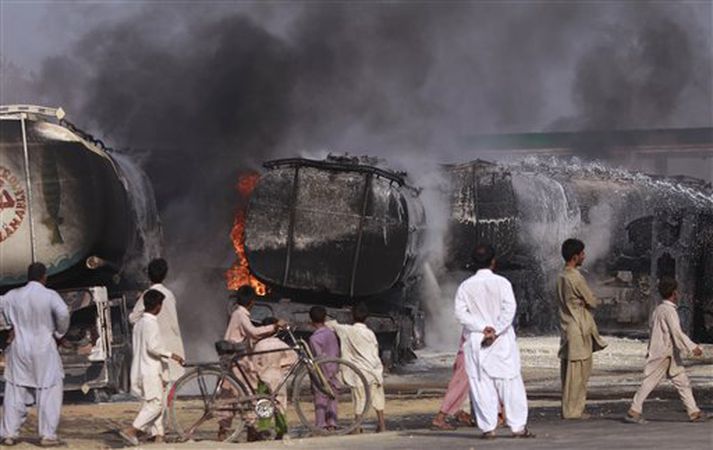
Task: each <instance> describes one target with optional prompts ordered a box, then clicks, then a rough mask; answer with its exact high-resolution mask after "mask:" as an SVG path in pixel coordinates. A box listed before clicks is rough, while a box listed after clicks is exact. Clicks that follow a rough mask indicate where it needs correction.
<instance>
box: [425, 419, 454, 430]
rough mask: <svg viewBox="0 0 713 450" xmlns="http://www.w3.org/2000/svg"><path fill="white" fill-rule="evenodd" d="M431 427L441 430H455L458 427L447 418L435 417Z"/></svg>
mask: <svg viewBox="0 0 713 450" xmlns="http://www.w3.org/2000/svg"><path fill="white" fill-rule="evenodd" d="M431 429H432V430H441V431H453V430H455V429H456V427H454V426H453V425H451V424H450V423H448V422H446V421H445V420H436V419H433V421H432V422H431Z"/></svg>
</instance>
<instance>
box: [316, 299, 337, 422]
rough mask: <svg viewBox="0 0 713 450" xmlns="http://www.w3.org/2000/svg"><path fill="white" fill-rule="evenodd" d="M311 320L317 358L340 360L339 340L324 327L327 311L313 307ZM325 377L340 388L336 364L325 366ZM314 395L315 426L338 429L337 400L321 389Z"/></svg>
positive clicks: (332, 332)
mask: <svg viewBox="0 0 713 450" xmlns="http://www.w3.org/2000/svg"><path fill="white" fill-rule="evenodd" d="M309 318H310V320H311V321H312V326H313V327H314V328H315V331H314V333H312V335H311V336H310V337H309V346H310V349H312V355H313V356H314V357H315V358H339V340H338V339H337V335H336V334H335V333H334V331H332V330H330V329H329V328H327V327H326V326H325V325H324V321H325V319H326V318H327V310H326V309H324V308H323V307H321V306H313V307H312V308H311V309H310V310H309ZM321 367H322V368H323V369H324V376H325V377H326V378H327V379H328V380H329V382H330V383H331V385H332V386H333V387H338V386H339V373H338V370H339V367H338V366H337V365H336V364H324V365H323V366H321ZM312 392H313V395H314V419H315V425H316V426H317V427H318V428H321V429H323V430H325V431H334V430H336V429H337V399H336V398H332V399H330V398H329V397H328V396H327V395H325V394H324V393H322V391H320V390H319V389H312Z"/></svg>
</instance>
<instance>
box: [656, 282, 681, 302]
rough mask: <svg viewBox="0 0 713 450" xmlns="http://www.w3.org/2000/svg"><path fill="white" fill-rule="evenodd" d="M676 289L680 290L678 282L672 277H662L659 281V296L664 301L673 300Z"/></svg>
mask: <svg viewBox="0 0 713 450" xmlns="http://www.w3.org/2000/svg"><path fill="white" fill-rule="evenodd" d="M676 289H678V281H676V280H675V279H673V278H672V277H662V278H661V281H659V294H661V298H663V299H664V300H665V299H667V298H671V296H672V295H673V292H674V291H675V290H676Z"/></svg>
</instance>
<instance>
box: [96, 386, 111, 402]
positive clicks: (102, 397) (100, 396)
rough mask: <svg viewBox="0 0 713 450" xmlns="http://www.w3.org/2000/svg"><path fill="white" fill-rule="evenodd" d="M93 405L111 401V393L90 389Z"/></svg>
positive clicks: (105, 390) (104, 390)
mask: <svg viewBox="0 0 713 450" xmlns="http://www.w3.org/2000/svg"><path fill="white" fill-rule="evenodd" d="M92 397H93V399H92V400H94V403H107V402H108V401H109V400H111V392H109V390H107V389H99V388H97V389H92Z"/></svg>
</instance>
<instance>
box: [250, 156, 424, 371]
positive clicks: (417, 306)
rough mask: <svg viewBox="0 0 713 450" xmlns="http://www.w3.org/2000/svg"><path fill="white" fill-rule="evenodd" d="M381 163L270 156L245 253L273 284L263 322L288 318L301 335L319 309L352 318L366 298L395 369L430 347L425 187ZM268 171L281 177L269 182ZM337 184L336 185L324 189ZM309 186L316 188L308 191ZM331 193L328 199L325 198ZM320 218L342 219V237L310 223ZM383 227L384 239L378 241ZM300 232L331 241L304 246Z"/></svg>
mask: <svg viewBox="0 0 713 450" xmlns="http://www.w3.org/2000/svg"><path fill="white" fill-rule="evenodd" d="M372 162H373V161H366V162H364V160H361V159H358V158H349V157H334V156H330V157H328V158H327V160H324V161H317V160H311V159H305V158H288V159H280V160H274V161H268V162H265V163H264V164H263V167H264V168H265V169H267V172H266V173H263V174H262V175H261V177H260V181H259V182H258V185H257V188H256V192H257V195H256V193H255V192H253V194H252V195H251V197H250V199H249V203H248V207H247V211H246V217H247V219H246V225H245V227H246V228H245V230H246V231H245V236H246V238H245V250H246V255H247V259H248V262H249V266H250V270H251V273H252V274H253V275H254V276H255V277H257V278H258V279H260V280H261V281H262V282H263V283H265V284H266V285H267V286H268V287H269V291H270V292H269V293H268V295H267V296H266V297H261V298H260V299H259V300H258V301H257V302H256V304H255V306H254V309H253V313H252V315H253V317H254V318H255V320H259V319H262V318H264V317H267V316H268V315H272V316H275V317H280V318H284V319H287V320H289V321H290V322H291V323H293V324H294V326H295V328H296V330H297V332H298V334H302V335H306V334H308V333H310V332H311V331H312V328H311V326H310V325H309V324H310V320H309V309H310V308H311V307H312V306H314V305H320V306H323V307H324V308H325V309H326V310H327V314H328V316H329V317H330V318H333V319H337V320H338V321H340V322H342V323H352V317H351V309H350V308H351V306H353V305H354V304H356V303H359V302H362V301H363V302H365V303H366V304H367V305H368V307H369V311H370V316H369V318H368V319H367V325H368V326H369V327H370V328H371V329H372V330H373V331H374V332H375V334H376V336H377V339H378V340H379V347H380V353H381V356H382V360H383V361H384V363H385V365H386V366H387V367H390V366H393V365H394V364H396V363H397V362H399V361H404V360H409V359H412V358H413V357H415V355H414V353H413V350H414V349H418V348H421V347H423V345H424V329H425V314H424V312H423V309H422V305H421V300H420V295H419V290H418V284H419V281H420V278H421V271H420V270H419V265H420V264H422V262H423V260H422V257H423V252H422V242H423V233H424V227H425V214H424V211H423V207H422V205H421V203H420V200H419V199H418V196H419V194H420V190H418V189H416V188H413V187H411V186H409V185H408V184H407V183H406V180H405V174H402V173H397V172H393V171H389V170H385V169H382V168H379V167H375V166H374V165H373V164H372ZM268 176H273V178H270V179H269V180H267V183H268V185H267V186H266V187H263V188H261V187H260V186H261V185H260V183H262V182H263V181H264V180H265V179H266V178H267V177H268ZM332 181H333V186H332V187H325V184H329V183H331V182H332ZM260 189H262V190H263V191H262V192H260ZM303 189H305V190H307V194H306V196H304V197H303V196H302V195H301V194H303V193H304V191H303ZM276 194H277V195H276ZM331 194H334V197H331V199H332V200H331V201H330V202H329V203H328V204H325V203H324V202H322V199H329V198H330V197H329V195H331ZM261 196H262V197H261ZM336 197H340V198H339V199H337V198H336ZM344 197H348V198H347V200H344ZM311 202H316V203H311ZM340 202H341V203H340ZM266 205H267V206H266ZM340 208H342V209H340ZM256 211H257V212H256ZM395 211H397V212H395ZM320 220H323V221H324V222H326V223H328V224H331V225H332V226H334V225H335V223H336V226H343V230H340V232H341V233H343V234H339V232H337V233H336V234H337V235H338V236H337V237H333V236H330V237H329V238H327V237H324V236H322V235H320V233H319V230H315V229H314V228H310V227H309V225H313V224H314V223H316V222H319V221H320ZM276 222H277V223H279V225H278V226H276V225H274V224H275V223H276ZM266 223H271V224H272V225H270V226H272V227H283V228H284V231H285V233H284V234H282V233H281V232H280V231H279V230H278V229H277V228H266V227H265V224H266ZM300 225H301V226H302V227H303V229H300ZM320 226H322V227H324V226H325V225H324V224H320ZM317 228H319V227H317ZM265 230H268V231H265ZM328 231H329V232H333V231H334V230H332V229H331V228H330V229H329V230H328ZM270 233H272V234H270ZM310 233H312V234H310ZM382 233H383V241H381V240H379V239H382V237H381V235H382ZM300 235H301V236H302V239H305V236H306V239H308V240H309V239H313V241H319V240H320V239H322V240H323V242H316V243H315V242H312V243H311V244H310V245H312V246H316V247H317V248H316V249H315V248H314V247H309V246H308V247H307V249H305V248H304V244H301V243H300V241H299V239H300V238H299V236H300ZM276 236H277V238H278V239H284V242H282V243H281V244H278V248H279V249H278V250H275V247H274V246H271V245H272V242H273V241H270V239H273V238H275V237H276ZM386 241H388V244H389V245H385V243H386ZM265 242H269V244H265ZM263 245H265V247H268V249H267V250H264V249H263V248H262V246H263ZM301 245H302V248H300V246H301ZM385 249H386V250H385ZM375 255H376V256H375ZM375 260H378V263H379V264H378V265H379V267H378V268H377V267H375V265H374V262H375ZM329 266H331V267H329ZM310 267H321V268H322V269H320V271H319V274H318V275H319V276H318V277H317V276H315V277H313V276H312V275H315V274H314V273H312V272H309V271H308V270H307V269H306V268H310ZM309 270H312V271H313V270H314V269H309ZM375 271H376V272H375ZM380 271H381V272H382V273H378V272H380ZM372 281H373V283H371V284H370V282H372Z"/></svg>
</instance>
